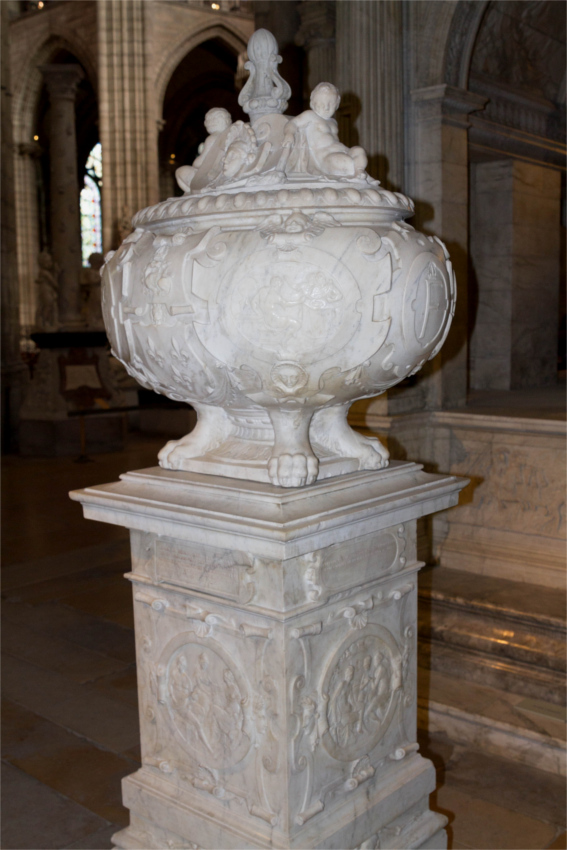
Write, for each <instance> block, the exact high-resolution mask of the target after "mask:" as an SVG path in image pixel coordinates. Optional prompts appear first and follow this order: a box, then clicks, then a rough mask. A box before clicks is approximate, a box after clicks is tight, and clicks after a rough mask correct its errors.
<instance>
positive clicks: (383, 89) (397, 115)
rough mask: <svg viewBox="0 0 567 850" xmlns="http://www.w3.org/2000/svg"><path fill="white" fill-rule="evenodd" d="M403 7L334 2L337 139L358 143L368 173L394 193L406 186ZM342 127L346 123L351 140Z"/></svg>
mask: <svg viewBox="0 0 567 850" xmlns="http://www.w3.org/2000/svg"><path fill="white" fill-rule="evenodd" d="M402 5H403V4H402V3H399V2H398V0H381V2H380V3H367V2H365V0H348V2H347V1H346V0H338V2H337V4H336V9H337V22H336V32H337V58H336V62H337V80H336V84H337V86H338V88H339V91H340V92H341V93H342V97H343V102H342V109H343V116H344V120H343V121H341V117H340V116H339V123H340V129H341V138H342V139H343V141H344V142H345V144H348V145H355V144H356V145H362V147H363V148H364V149H365V151H366V152H367V154H368V172H369V174H371V175H372V176H373V177H376V178H377V179H379V180H381V181H382V183H385V184H386V185H388V187H389V188H390V187H391V188H394V189H400V188H401V187H402V185H403V183H404V180H403V167H404V152H403V144H402V141H401V140H402V139H403V85H402V68H403V63H402V60H403V30H402ZM345 113H348V114H345ZM344 124H347V125H348V124H350V127H351V129H350V134H349V136H350V137H349V138H347V136H345V135H344V134H345V132H347V133H348V129H349V128H348V126H341V125H344ZM353 129H354V131H355V135H353V132H352V131H353Z"/></svg>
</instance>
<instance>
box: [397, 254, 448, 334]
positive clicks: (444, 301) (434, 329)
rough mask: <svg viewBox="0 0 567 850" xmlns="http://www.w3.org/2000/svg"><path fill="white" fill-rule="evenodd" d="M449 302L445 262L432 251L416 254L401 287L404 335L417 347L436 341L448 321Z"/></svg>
mask: <svg viewBox="0 0 567 850" xmlns="http://www.w3.org/2000/svg"><path fill="white" fill-rule="evenodd" d="M451 302H452V298H451V282H450V279H449V274H448V272H447V269H446V268H445V265H444V264H442V263H441V262H440V261H439V260H438V259H437V257H436V256H435V255H434V254H430V253H423V254H419V255H418V256H417V257H416V258H415V260H414V261H413V264H412V266H411V268H410V271H409V274H408V279H407V284H406V287H405V291H404V305H403V327H404V335H405V337H406V339H407V340H412V339H414V340H415V341H416V342H417V344H418V345H419V347H420V348H421V349H426V348H429V347H432V346H433V345H436V344H437V343H438V342H439V341H440V339H441V337H442V336H443V334H444V332H445V331H446V329H447V327H448V325H449V323H450V321H451V310H450V306H451Z"/></svg>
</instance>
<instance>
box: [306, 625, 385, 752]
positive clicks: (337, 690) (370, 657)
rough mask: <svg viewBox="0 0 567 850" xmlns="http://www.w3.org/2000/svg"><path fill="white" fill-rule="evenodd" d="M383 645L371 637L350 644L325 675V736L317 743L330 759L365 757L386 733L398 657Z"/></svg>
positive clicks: (376, 637) (361, 638)
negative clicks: (330, 756) (326, 724)
mask: <svg viewBox="0 0 567 850" xmlns="http://www.w3.org/2000/svg"><path fill="white" fill-rule="evenodd" d="M388 634H389V633H388ZM390 638H391V644H392V646H395V644H394V639H393V637H391V636H390ZM389 644H390V640H388V641H386V640H384V639H383V638H382V637H379V636H378V635H376V634H370V635H366V636H365V637H360V638H358V639H356V638H355V639H354V640H352V641H351V643H349V644H348V645H347V647H346V648H344V649H343V650H342V651H341V652H340V654H339V655H338V657H336V660H335V661H334V663H332V664H331V665H330V667H329V669H328V671H327V674H326V676H325V681H324V684H323V696H324V698H325V699H326V702H327V723H328V731H327V732H326V733H325V735H324V737H323V743H324V745H325V749H326V750H327V751H328V752H329V753H330V755H332V756H333V757H334V758H336V759H340V760H341V761H350V760H351V759H355V758H359V757H360V756H362V755H364V754H366V753H369V752H370V750H372V749H373V748H374V747H375V746H376V744H377V743H378V741H379V740H380V738H381V737H382V736H383V735H384V733H385V732H386V729H387V728H388V725H389V723H390V720H391V716H392V712H393V709H394V706H395V700H394V693H395V689H396V683H397V681H398V679H399V676H398V675H397V673H396V669H397V666H399V665H397V663H396V661H395V655H396V656H397V655H398V653H397V651H393V650H392V646H390V645H389ZM394 652H395V655H394Z"/></svg>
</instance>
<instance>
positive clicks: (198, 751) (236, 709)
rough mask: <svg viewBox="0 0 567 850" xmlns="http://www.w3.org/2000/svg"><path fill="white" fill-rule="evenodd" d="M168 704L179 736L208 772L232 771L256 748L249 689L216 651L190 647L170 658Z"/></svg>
mask: <svg viewBox="0 0 567 850" xmlns="http://www.w3.org/2000/svg"><path fill="white" fill-rule="evenodd" d="M166 677H167V679H166V688H167V705H168V708H169V711H170V714H171V717H172V719H173V723H174V725H175V729H176V731H177V733H178V734H179V735H180V737H181V738H182V740H183V741H184V743H185V744H186V745H188V746H189V748H190V749H191V750H192V751H193V752H194V753H195V755H197V757H198V758H199V759H200V760H201V761H202V763H203V764H204V765H205V766H207V767H230V766H231V765H233V764H236V763H237V762H239V761H240V760H241V759H242V758H243V757H244V756H245V755H246V753H247V752H248V750H249V748H250V738H249V736H248V735H247V734H246V731H245V725H246V718H245V715H244V709H243V706H244V704H245V703H246V701H247V696H246V693H245V687H244V684H243V682H242V681H241V680H240V677H239V676H238V674H237V673H236V671H235V670H234V669H233V667H232V666H231V665H230V664H229V663H228V662H227V661H226V660H225V659H224V658H222V657H221V656H220V654H219V653H217V652H215V651H214V650H213V649H211V648H210V647H205V646H202V645H201V644H198V643H186V644H184V645H183V646H181V647H179V649H177V650H176V651H175V652H174V653H173V654H172V655H171V657H170V659H169V661H168V663H167V672H166Z"/></svg>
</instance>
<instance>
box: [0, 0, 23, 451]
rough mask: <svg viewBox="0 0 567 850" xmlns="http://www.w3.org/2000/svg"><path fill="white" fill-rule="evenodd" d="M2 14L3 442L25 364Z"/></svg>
mask: <svg viewBox="0 0 567 850" xmlns="http://www.w3.org/2000/svg"><path fill="white" fill-rule="evenodd" d="M0 11H1V16H2V31H1V36H2V54H1V62H2V216H1V223H2V241H1V246H2V265H1V271H2V289H1V295H2V312H1V316H2V334H1V336H0V339H1V342H2V429H3V434H2V445H3V447H4V449H5V450H6V449H8V447H9V446H10V443H11V442H12V439H13V437H14V434H15V428H16V425H17V418H18V414H19V407H20V395H21V389H22V383H23V373H24V370H25V366H24V364H23V363H22V360H21V357H20V325H19V315H18V312H19V292H18V268H17V252H16V227H15V196H14V172H13V168H12V163H13V137H12V109H11V97H12V92H11V87H10V65H9V53H10V51H9V42H8V31H9V30H8V8H7V4H6V3H2V4H0Z"/></svg>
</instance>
